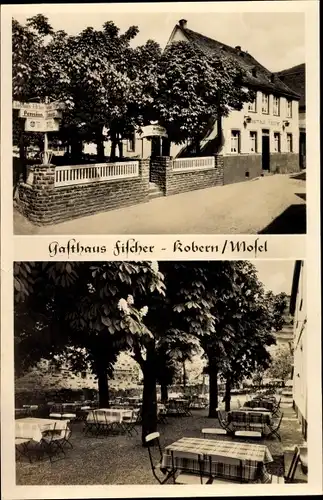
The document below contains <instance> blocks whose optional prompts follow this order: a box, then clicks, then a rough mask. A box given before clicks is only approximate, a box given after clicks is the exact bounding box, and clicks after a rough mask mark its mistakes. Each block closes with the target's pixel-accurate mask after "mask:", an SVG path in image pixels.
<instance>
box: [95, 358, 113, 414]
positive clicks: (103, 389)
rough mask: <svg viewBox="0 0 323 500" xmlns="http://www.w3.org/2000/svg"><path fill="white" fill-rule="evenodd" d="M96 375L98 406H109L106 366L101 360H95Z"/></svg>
mask: <svg viewBox="0 0 323 500" xmlns="http://www.w3.org/2000/svg"><path fill="white" fill-rule="evenodd" d="M97 377H98V389H99V403H100V408H109V407H110V398H109V385H108V374H107V367H106V366H105V364H104V362H103V360H98V361H97Z"/></svg>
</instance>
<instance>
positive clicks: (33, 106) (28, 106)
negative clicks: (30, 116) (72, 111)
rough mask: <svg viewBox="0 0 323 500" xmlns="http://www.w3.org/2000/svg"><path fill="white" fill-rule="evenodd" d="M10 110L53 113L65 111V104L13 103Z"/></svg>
mask: <svg viewBox="0 0 323 500" xmlns="http://www.w3.org/2000/svg"><path fill="white" fill-rule="evenodd" d="M12 109H20V110H22V109H25V110H29V111H43V112H45V111H47V112H54V111H58V110H63V109H65V104H64V103H63V102H51V103H48V104H45V103H43V102H20V101H13V103H12Z"/></svg>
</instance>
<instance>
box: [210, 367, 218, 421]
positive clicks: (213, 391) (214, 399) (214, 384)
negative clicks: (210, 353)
mask: <svg viewBox="0 0 323 500" xmlns="http://www.w3.org/2000/svg"><path fill="white" fill-rule="evenodd" d="M209 393H210V401H209V418H217V416H218V412H217V407H218V367H217V363H216V361H215V360H211V359H210V358H209Z"/></svg>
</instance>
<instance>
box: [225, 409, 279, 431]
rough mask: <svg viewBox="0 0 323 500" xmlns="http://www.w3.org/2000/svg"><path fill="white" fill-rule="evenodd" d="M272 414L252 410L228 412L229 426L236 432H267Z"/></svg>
mask: <svg viewBox="0 0 323 500" xmlns="http://www.w3.org/2000/svg"><path fill="white" fill-rule="evenodd" d="M271 420H272V417H271V413H269V412H266V411H265V412H261V411H253V409H250V410H244V409H241V410H231V411H229V412H228V424H229V425H230V426H231V427H233V428H234V430H236V429H238V430H248V431H260V432H262V433H264V432H265V430H266V425H270V424H271Z"/></svg>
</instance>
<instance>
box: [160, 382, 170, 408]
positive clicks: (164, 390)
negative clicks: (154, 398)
mask: <svg viewBox="0 0 323 500" xmlns="http://www.w3.org/2000/svg"><path fill="white" fill-rule="evenodd" d="M160 398H161V402H162V403H167V401H168V386H167V384H163V383H161V384H160Z"/></svg>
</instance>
